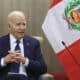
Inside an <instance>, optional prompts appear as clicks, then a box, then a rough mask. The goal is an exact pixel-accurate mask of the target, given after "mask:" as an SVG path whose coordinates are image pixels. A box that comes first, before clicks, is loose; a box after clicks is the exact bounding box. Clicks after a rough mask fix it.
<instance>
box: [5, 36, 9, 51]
mask: <svg viewBox="0 0 80 80" xmlns="http://www.w3.org/2000/svg"><path fill="white" fill-rule="evenodd" d="M3 43H4V49H5V50H6V51H8V50H10V37H9V34H8V35H6V36H5V37H4V40H3Z"/></svg>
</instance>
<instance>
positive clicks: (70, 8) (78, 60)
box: [42, 0, 80, 80]
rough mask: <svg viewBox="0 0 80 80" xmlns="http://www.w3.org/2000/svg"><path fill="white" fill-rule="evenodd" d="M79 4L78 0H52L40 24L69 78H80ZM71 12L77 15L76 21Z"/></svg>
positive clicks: (78, 79)
mask: <svg viewBox="0 0 80 80" xmlns="http://www.w3.org/2000/svg"><path fill="white" fill-rule="evenodd" d="M79 5H80V0H53V3H52V5H51V6H50V9H49V11H48V13H47V15H46V18H45V20H44V22H43V25H42V29H43V32H44V34H45V36H46V37H47V39H48V41H49V42H50V44H51V46H52V48H53V50H54V51H55V53H56V55H57V56H58V58H59V60H60V62H61V64H62V66H63V68H64V70H65V72H66V74H67V76H68V78H69V80H80V30H79V27H80V26H79V25H80V21H79V20H80V14H79V13H78V12H80V9H79V8H80V7H79ZM77 6H78V7H77ZM73 12H74V13H76V14H77V16H79V17H77V20H76V19H75V20H76V21H75V20H72V19H74V18H72V17H71V15H70V14H71V13H73ZM73 17H75V16H73Z"/></svg>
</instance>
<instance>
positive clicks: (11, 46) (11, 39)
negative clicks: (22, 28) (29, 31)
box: [1, 34, 29, 76]
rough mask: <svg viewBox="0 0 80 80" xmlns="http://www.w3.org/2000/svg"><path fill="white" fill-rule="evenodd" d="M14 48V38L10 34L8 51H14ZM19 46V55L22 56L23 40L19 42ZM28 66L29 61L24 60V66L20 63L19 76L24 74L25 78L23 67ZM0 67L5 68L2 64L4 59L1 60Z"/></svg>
mask: <svg viewBox="0 0 80 80" xmlns="http://www.w3.org/2000/svg"><path fill="white" fill-rule="evenodd" d="M15 46H16V38H15V37H14V36H13V35H12V34H10V50H11V51H14V49H15ZM19 46H20V49H21V51H20V52H21V55H22V56H24V46H23V39H21V40H20V43H19ZM28 64H29V59H28V58H26V62H25V64H23V63H20V68H19V73H20V74H24V75H26V76H27V73H26V72H25V68H24V67H25V66H26V67H27V66H28ZM1 65H2V66H6V64H5V63H4V58H2V59H1Z"/></svg>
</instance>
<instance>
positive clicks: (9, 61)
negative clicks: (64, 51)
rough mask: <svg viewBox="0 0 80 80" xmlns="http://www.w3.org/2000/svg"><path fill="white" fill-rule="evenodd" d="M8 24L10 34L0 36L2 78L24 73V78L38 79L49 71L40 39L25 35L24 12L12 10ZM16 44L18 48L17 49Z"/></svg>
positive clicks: (0, 77) (2, 79)
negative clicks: (42, 52)
mask: <svg viewBox="0 0 80 80" xmlns="http://www.w3.org/2000/svg"><path fill="white" fill-rule="evenodd" d="M8 25H9V34H8V35H5V36H2V37H0V80H5V78H6V76H8V75H16V76H19V75H20V77H21V76H22V75H23V76H25V79H24V80H38V77H39V75H41V74H43V73H45V72H46V71H47V67H46V64H45V62H44V59H43V57H42V54H41V49H40V44H39V41H38V40H36V39H34V38H32V37H30V36H28V35H27V36H25V30H26V18H25V16H24V13H23V12H21V11H13V12H11V13H10V14H9V15H8ZM16 41H17V42H16ZM16 46H17V47H18V49H15V47H16ZM16 66H18V67H16ZM16 71H17V72H16ZM18 80H19V79H18ZM22 80H23V79H22Z"/></svg>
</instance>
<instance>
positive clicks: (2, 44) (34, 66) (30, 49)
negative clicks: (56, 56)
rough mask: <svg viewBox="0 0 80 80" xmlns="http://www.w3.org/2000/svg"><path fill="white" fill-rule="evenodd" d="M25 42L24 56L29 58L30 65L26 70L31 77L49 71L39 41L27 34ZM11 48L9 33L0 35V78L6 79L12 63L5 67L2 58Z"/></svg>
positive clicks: (34, 77) (36, 76)
mask: <svg viewBox="0 0 80 80" xmlns="http://www.w3.org/2000/svg"><path fill="white" fill-rule="evenodd" d="M23 44H24V56H25V57H28V58H29V65H28V67H25V68H26V72H27V74H28V77H29V78H33V79H35V80H36V79H37V78H38V76H39V75H40V74H42V73H45V72H46V71H47V67H46V64H45V62H44V60H43V57H42V54H41V50H40V44H39V41H38V40H36V39H34V38H32V37H29V36H25V37H24V38H23ZM8 50H10V37H9V34H8V35H5V36H2V37H0V80H4V78H5V77H6V75H7V73H8V72H9V70H10V67H11V64H12V63H9V64H7V66H5V67H1V58H2V57H4V56H6V55H7V54H9V53H8Z"/></svg>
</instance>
